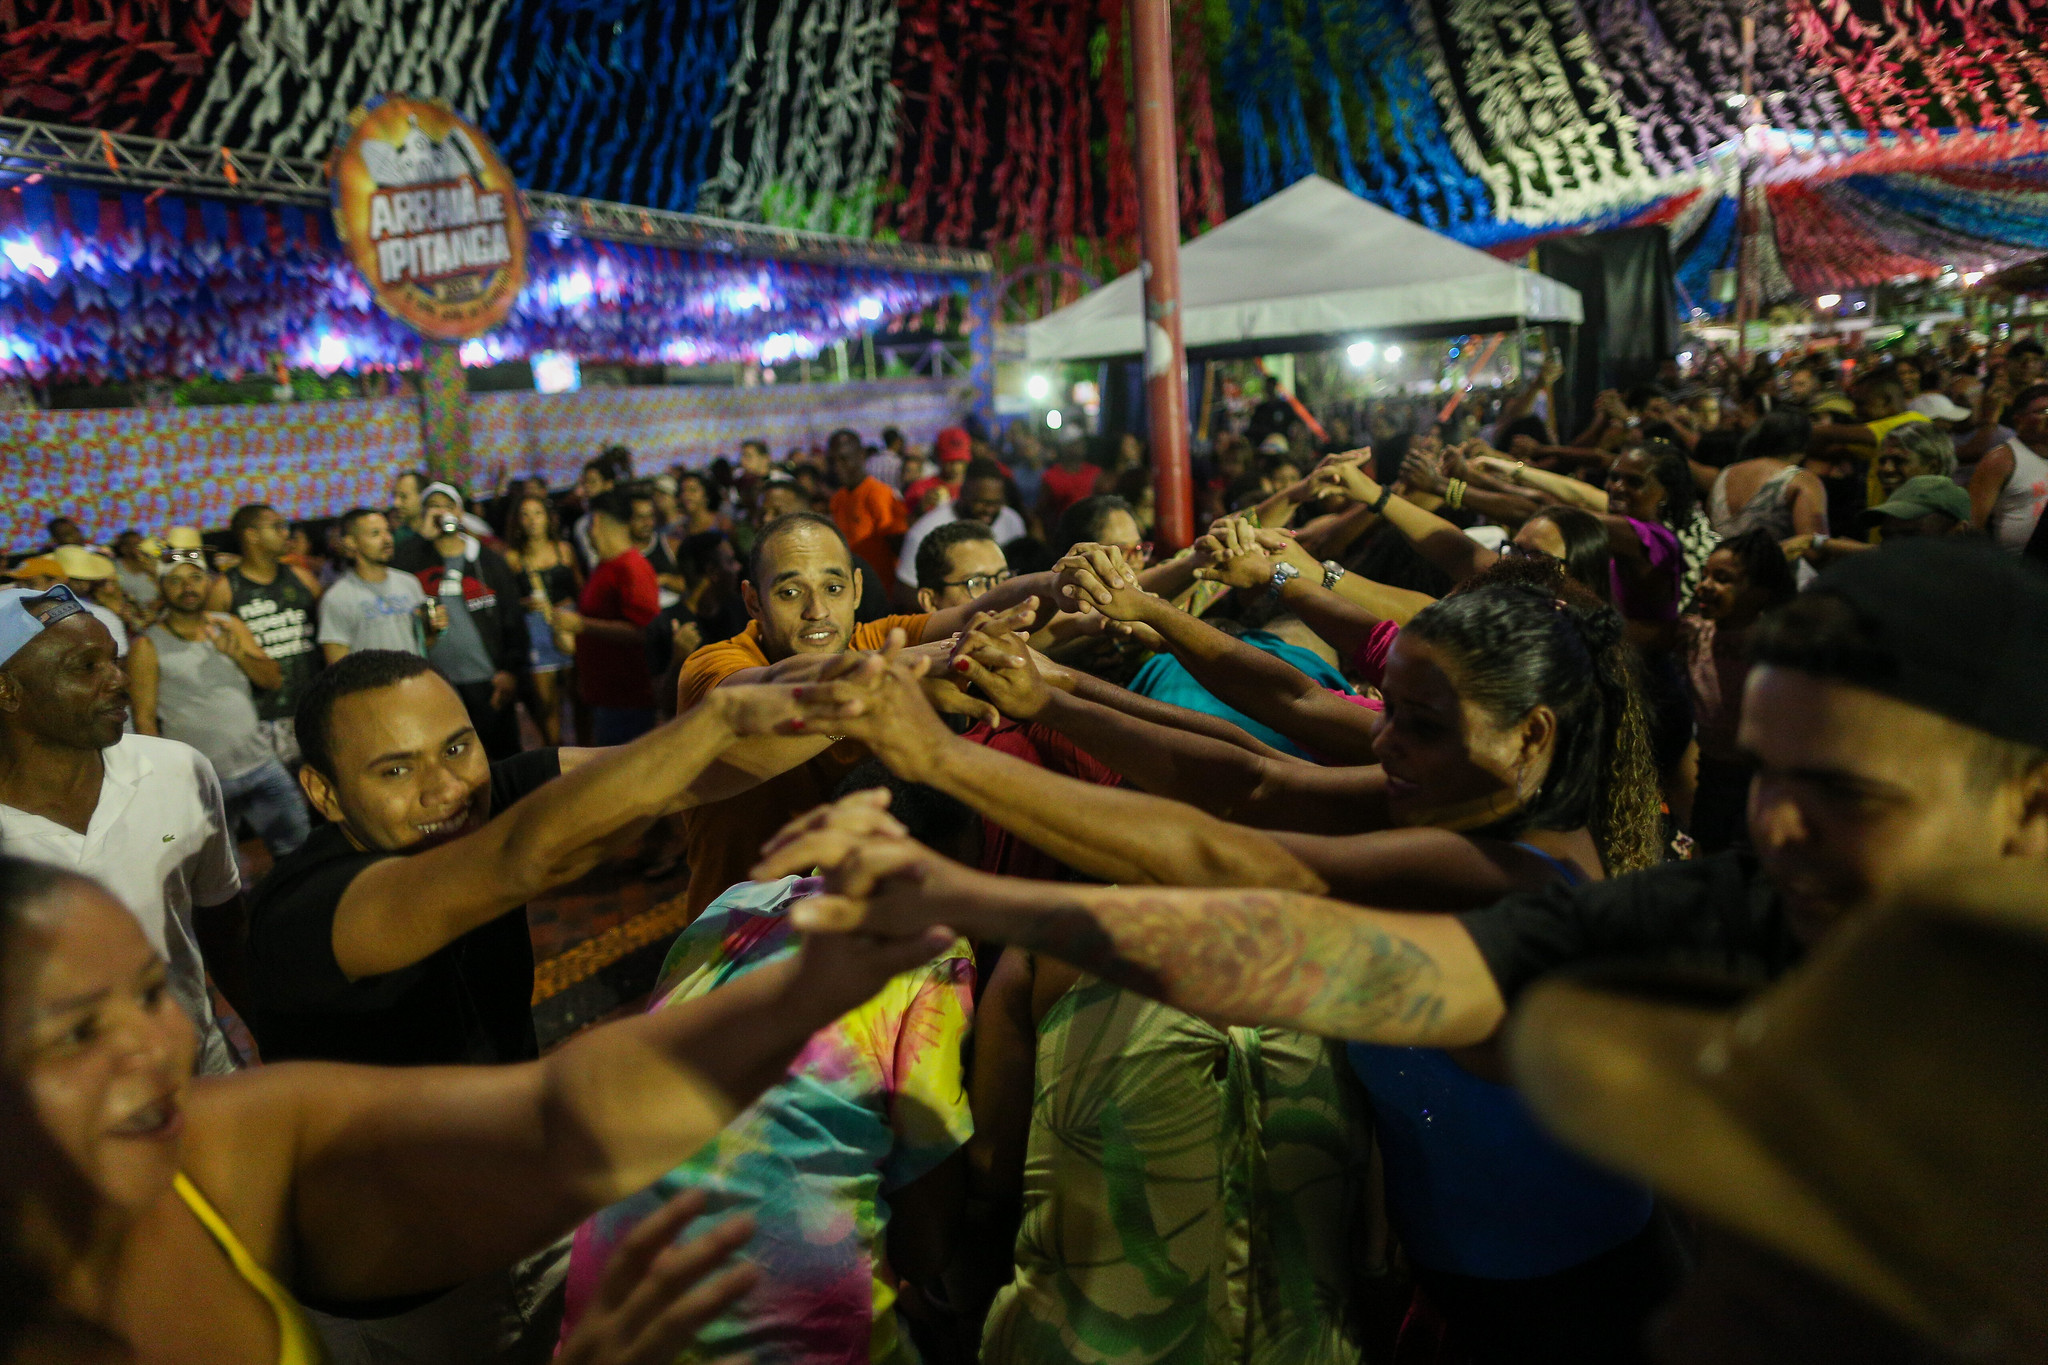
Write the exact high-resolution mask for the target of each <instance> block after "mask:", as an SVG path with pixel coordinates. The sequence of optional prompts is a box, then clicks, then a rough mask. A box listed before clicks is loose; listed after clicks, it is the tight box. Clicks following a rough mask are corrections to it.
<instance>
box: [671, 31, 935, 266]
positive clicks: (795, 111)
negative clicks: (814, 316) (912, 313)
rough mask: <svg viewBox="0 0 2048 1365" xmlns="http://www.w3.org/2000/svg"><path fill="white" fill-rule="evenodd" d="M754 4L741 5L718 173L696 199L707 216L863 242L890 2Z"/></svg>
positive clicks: (886, 138) (885, 90)
mask: <svg viewBox="0 0 2048 1365" xmlns="http://www.w3.org/2000/svg"><path fill="white" fill-rule="evenodd" d="M760 3H761V0H744V3H743V4H742V5H741V7H740V17H739V30H740V52H739V56H738V58H737V59H736V60H735V62H734V65H733V68H732V70H731V72H730V73H729V74H728V76H727V78H726V85H727V88H728V90H729V91H730V94H729V96H728V98H727V100H726V103H725V107H724V108H723V109H722V110H720V112H719V113H718V115H717V118H716V120H715V122H717V123H718V124H719V125H721V132H720V142H719V153H718V166H717V169H716V171H715V172H714V174H713V175H712V177H711V178H710V179H709V180H707V181H706V182H705V183H704V185H703V187H702V188H701V189H700V190H699V191H698V207H699V208H700V209H701V210H702V211H704V212H706V213H711V214H717V215H720V216H723V217H728V218H739V219H744V220H750V221H760V222H772V223H777V224H780V225H783V226H788V227H801V228H810V229H813V230H816V231H823V232H850V233H855V234H858V235H863V236H864V235H866V234H867V233H868V232H869V231H871V230H872V228H873V226H874V216H875V204H876V196H877V194H878V193H879V191H880V189H881V180H882V175H883V172H884V171H885V170H886V169H887V167H888V163H889V155H890V153H891V152H892V151H893V150H894V141H893V139H894V135H895V122H896V116H895V93H894V91H893V90H892V89H891V87H890V85H889V62H890V54H891V52H892V51H893V50H894V48H895V44H896V25H897V16H898V11H897V7H896V3H895V0H781V3H779V4H775V3H773V0H769V3H771V5H772V17H771V18H770V20H769V23H768V31H767V38H766V41H765V43H763V44H762V45H761V46H760V47H759V48H758V49H757V48H756V46H755V34H756V33H757V32H758V26H759V20H758V17H757V5H759V4H760Z"/></svg>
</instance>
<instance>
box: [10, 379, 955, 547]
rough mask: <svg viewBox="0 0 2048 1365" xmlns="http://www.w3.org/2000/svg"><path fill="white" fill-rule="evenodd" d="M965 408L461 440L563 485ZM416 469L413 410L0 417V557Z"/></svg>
mask: <svg viewBox="0 0 2048 1365" xmlns="http://www.w3.org/2000/svg"><path fill="white" fill-rule="evenodd" d="M970 401H971V394H969V393H966V392H964V391H963V390H962V389H961V388H960V386H959V385H958V384H957V383H955V382H952V381H943V380H895V381H889V382H882V383H874V384H847V385H827V384H817V385H785V386H782V387H775V388H761V389H715V388H647V389H594V390H589V391H586V392H582V393H562V394H539V393H500V394H479V395H475V396H473V397H472V398H471V400H470V402H471V417H470V424H471V425H470V433H471V441H472V443H473V448H474V452H475V454H474V458H475V459H476V461H477V465H476V467H478V468H482V469H490V468H494V467H495V466H496V464H497V462H499V461H503V462H504V465H505V467H506V468H507V469H508V470H509V471H510V472H512V473H514V474H541V475H543V476H545V477H546V478H547V479H548V481H549V482H550V483H551V484H558V485H560V484H567V483H569V482H571V481H573V480H574V478H575V476H576V472H577V470H578V469H579V468H580V467H581V465H582V463H583V461H585V460H587V459H589V458H590V457H591V456H592V455H595V454H596V453H597V452H598V451H599V450H600V449H602V448H603V447H605V446H607V445H615V444H616V445H624V446H626V447H628V448H629V449H631V450H632V451H633V452H634V456H635V458H636V462H637V464H638V466H639V468H640V469H641V470H642V472H649V473H651V472H653V471H654V470H656V469H659V468H663V467H666V466H667V465H670V464H673V463H677V462H681V463H684V464H706V463H709V462H710V461H711V460H712V459H713V458H715V457H716V456H719V455H734V454H737V452H738V446H739V442H740V441H741V440H742V439H744V438H746V437H750V436H759V437H762V438H763V439H765V440H767V441H768V442H769V443H770V445H771V446H772V447H773V448H774V449H775V451H776V453H777V454H778V455H779V454H781V453H782V452H783V451H785V450H787V449H789V448H790V447H792V446H806V447H808V446H810V445H812V444H813V443H817V442H821V441H822V440H823V439H824V437H825V436H826V434H827V433H829V432H831V431H832V430H833V429H835V428H837V427H842V426H847V427H852V428H854V429H855V430H856V431H859V432H861V433H862V434H863V435H864V436H867V437H868V438H869V439H871V440H872V439H874V438H875V437H876V436H878V435H879V434H880V432H881V429H882V428H883V427H885V426H896V427H901V428H902V429H903V431H904V432H905V434H906V435H908V436H909V438H910V439H911V440H912V441H917V442H928V441H930V440H931V439H932V437H933V436H934V435H935V434H936V433H937V432H938V429H939V428H940V427H942V426H946V425H948V424H949V423H951V422H953V421H955V420H957V419H958V418H959V416H960V415H961V414H962V413H963V412H965V411H966V410H967V407H968V405H969V403H970ZM420 462H421V449H420V418H419V405H418V403H417V402H416V401H414V400H411V399H355V400H350V401H346V402H333V403H275V404H261V405H255V406H242V407H207V408H172V409H134V408H128V409H110V410H100V411H72V412H14V413H0V548H4V549H7V550H10V551H14V550H25V549H30V548H33V547H35V546H38V545H41V544H43V543H44V540H45V534H44V529H43V525H44V523H45V522H46V521H48V520H49V519H50V518H51V517H54V516H57V515H58V514H60V513H61V514H63V515H65V516H71V517H76V518H77V519H78V522H79V524H80V525H81V526H82V527H83V528H84V530H85V533H86V536H87V538H88V539H90V540H92V541H95V542H106V541H110V540H112V539H113V538H114V536H115V535H116V534H118V533H119V532H120V531H122V530H125V529H127V528H128V527H136V528H138V529H141V530H145V531H161V530H163V529H164V528H165V527H168V526H200V527H204V528H209V529H217V528H219V527H222V526H224V525H226V524H227V520H228V517H229V516H231V515H232V514H233V513H234V510H235V508H237V507H239V506H241V505H242V504H243V503H247V502H267V503H269V504H270V505H271V506H273V507H275V508H277V510H278V511H279V512H282V513H283V514H284V515H285V516H287V517H290V518H293V519H298V518H307V517H325V516H333V515H336V514H338V513H340V512H345V511H347V510H348V509H349V508H351V507H357V506H369V507H377V506H382V505H383V504H385V503H386V502H388V501H389V497H390V486H391V475H392V472H393V471H394V470H398V469H405V468H411V467H413V466H416V465H418V464H419V463H420Z"/></svg>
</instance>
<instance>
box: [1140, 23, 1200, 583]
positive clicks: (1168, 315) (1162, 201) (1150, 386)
mask: <svg viewBox="0 0 2048 1365" xmlns="http://www.w3.org/2000/svg"><path fill="white" fill-rule="evenodd" d="M1131 51H1132V62H1131V65H1132V67H1133V69H1134V72H1135V75H1136V77H1137V87H1138V229H1139V240H1140V245H1141V247H1142V249H1143V251H1144V256H1145V262H1144V272H1145V411H1146V415H1147V417H1148V418H1149V419H1150V420H1149V422H1148V426H1149V427H1150V433H1149V434H1150V436H1151V449H1152V469H1153V477H1154V479H1155V480H1156V482H1155V484H1154V490H1155V492H1156V494H1157V504H1158V506H1157V514H1158V522H1159V524H1158V528H1157V530H1155V531H1154V532H1153V536H1154V539H1156V540H1157V541H1158V542H1159V544H1160V546H1161V548H1162V549H1163V550H1165V551H1167V552H1169V553H1171V552H1172V551H1175V550H1179V549H1181V548H1183V547H1185V546H1187V545H1190V544H1193V543H1194V538H1195V499H1194V476H1193V474H1192V473H1191V472H1190V469H1189V465H1188V367H1187V353H1186V351H1185V350H1184V349H1183V348H1182V346H1181V336H1180V186H1179V183H1178V180H1179V177H1178V176H1177V175H1176V173H1175V169H1174V168H1175V166H1176V164H1177V161H1178V155H1177V151H1176V149H1175V146H1174V118H1173V33H1172V24H1171V22H1170V21H1169V19H1168V14H1167V0H1131Z"/></svg>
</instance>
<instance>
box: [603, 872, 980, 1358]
mask: <svg viewBox="0 0 2048 1365" xmlns="http://www.w3.org/2000/svg"><path fill="white" fill-rule="evenodd" d="M817 888H818V883H816V882H815V881H810V880H802V881H800V880H798V879H797V878H794V877H786V878H784V879H782V880H781V881H776V882H742V883H741V884H740V885H738V886H735V887H733V888H732V889H731V890H730V891H727V892H726V893H725V894H724V895H723V896H721V897H719V898H718V899H717V900H716V901H713V902H712V903H711V905H710V906H709V907H708V908H706V910H705V911H704V914H703V915H702V916H701V917H699V918H698V920H697V921H696V922H695V923H694V924H692V925H691V926H690V927H689V928H688V929H687V930H685V931H684V932H683V934H682V936H681V937H680V938H679V939H677V940H676V944H675V947H674V948H672V949H671V950H670V952H669V955H668V960H667V962H666V963H665V964H664V965H663V968H662V974H661V981H662V984H661V986H659V987H658V988H657V989H656V998H657V1000H658V1001H659V1002H660V1003H658V1004H657V1005H656V1006H655V1008H657V1009H659V1008H662V1007H663V1006H665V1005H668V1004H670V1003H673V1002H678V1001H682V1000H687V999H692V998H695V997H697V996H700V995H703V994H704V993H705V992H707V991H710V990H712V989H714V988H715V987H717V986H719V985H721V984H723V983H724V982H726V981H729V980H731V979H732V978H734V977H736V976H738V975H740V974H742V973H744V972H748V971H751V970H753V969H754V968H756V967H761V966H765V965H766V964H768V963H770V962H773V961H776V960H778V959H780V958H782V957H784V956H786V955H788V954H790V953H793V952H795V951H796V947H797V942H796V938H795V936H794V935H793V934H792V933H791V932H790V929H789V921H788V919H787V918H786V911H787V909H788V907H789V905H790V903H791V902H793V901H795V900H797V899H798V898H800V897H802V896H806V895H810V894H813V893H814V892H815V891H816V890H817ZM973 985H974V959H973V956H972V953H971V952H970V950H969V948H968V946H967V944H966V943H965V942H964V941H962V942H960V943H956V944H955V945H954V946H953V947H952V948H951V949H949V950H948V951H947V952H945V953H944V954H942V955H941V956H939V957H938V958H935V959H934V960H933V961H931V962H929V963H926V964H925V965H924V966H923V967H920V968H919V969H917V970H916V971H913V972H905V973H904V974H903V975H901V976H898V977H896V978H895V979H894V980H892V981H891V982H890V983H889V984H888V986H887V987H885V988H884V989H883V990H882V992H881V993H880V994H879V995H877V996H875V998H874V999H872V1000H870V1001H869V1002H868V1003H867V1004H865V1005H863V1006H861V1007H860V1008H859V1009H857V1010H854V1011H853V1012H852V1013H850V1014H848V1015H846V1016H844V1017H843V1018H841V1019H840V1020H839V1021H838V1022H837V1023H835V1024H833V1025H832V1026H830V1027H829V1028H825V1029H821V1030H820V1031H819V1032H817V1033H816V1034H814V1035H812V1038H811V1041H810V1042H809V1044H808V1045H806V1046H805V1048H804V1050H803V1052H802V1053H800V1054H799V1055H798V1057H797V1059H796V1060H795V1061H794V1062H792V1063H791V1064H790V1067H789V1072H788V1074H787V1075H786V1076H785V1077H784V1078H783V1080H782V1081H781V1082H780V1083H778V1084H777V1085H776V1086H775V1087H774V1088H773V1089H771V1090H769V1091H768V1092H767V1093H766V1094H765V1095H763V1096H762V1097H761V1098H760V1099H759V1100H758V1101H756V1102H755V1104H754V1105H753V1107H752V1108H750V1109H748V1110H747V1111H746V1112H745V1113H744V1114H742V1115H740V1116H739V1117H738V1118H737V1119H735V1120H734V1121H733V1122H732V1123H731V1124H730V1125H729V1126H728V1127H727V1128H726V1130H725V1131H724V1132H723V1133H721V1134H720V1135H719V1136H718V1137H717V1138H716V1139H714V1140H713V1141H712V1142H711V1143H710V1144H709V1145H708V1146H706V1147H705V1148H704V1149H703V1150H702V1151H700V1152H699V1153H698V1154H697V1155H696V1156H695V1157H694V1158H693V1159H691V1160H690V1161H688V1162H686V1163H685V1164H683V1165H681V1166H678V1167H677V1168H676V1169H675V1170H673V1171H671V1172H669V1173H668V1175H667V1176H665V1177H664V1178H663V1179H662V1180H661V1181H660V1182H658V1183H657V1184H655V1185H654V1186H652V1187H651V1188H649V1189H647V1190H644V1191H642V1192H641V1193H640V1194H638V1195H635V1196H634V1197H633V1198H631V1199H627V1200H622V1201H621V1202H619V1203H617V1204H614V1205H613V1206H612V1207H610V1208H608V1209H606V1210H605V1211H604V1212H602V1213H600V1214H598V1215H597V1216H595V1217H594V1218H592V1219H590V1220H589V1221H588V1222H586V1223H585V1224H584V1225H583V1226H582V1227H581V1228H579V1229H577V1232H576V1237H575V1242H574V1246H573V1250H572V1251H571V1253H570V1260H569V1287H568V1311H567V1317H566V1320H565V1322H564V1325H563V1332H564V1335H565V1336H566V1334H567V1333H568V1332H570V1331H573V1330H574V1329H575V1326H576V1323H577V1321H578V1320H579V1318H580V1317H581V1315H582V1313H583V1312H584V1310H585V1309H586V1308H587V1307H588V1305H589V1303H590V1300H591V1296H592V1295H593V1294H594V1293H595V1292H596V1290H597V1283H598V1280H599V1277H600V1276H601V1275H602V1273H603V1270H604V1264H605V1262H606V1260H607V1259H608V1258H609V1257H610V1255H611V1253H612V1250H613V1249H614V1248H616V1247H617V1246H618V1244H619V1243H620V1242H621V1241H622V1240H623V1239H624V1238H625V1237H626V1235H627V1234H628V1233H629V1232H631V1231H632V1229H633V1228H634V1226H635V1225H636V1224H638V1223H639V1222H640V1220H641V1219H643V1218H646V1217H648V1216H649V1215H650V1214H652V1213H653V1212H654V1211H655V1210H657V1209H659V1208H660V1207H661V1206H662V1204H664V1203H665V1202H666V1201H667V1200H669V1199H670V1198H672V1197H674V1196H675V1195H676V1194H677V1193H679V1192H681V1191H683V1190H685V1189H702V1190H705V1191H707V1192H708V1193H709V1195H710V1201H711V1202H710V1208H709V1214H710V1215H711V1216H713V1217H719V1216H725V1215H730V1214H734V1213H746V1214H749V1215H751V1216H752V1217H753V1219H754V1220H755V1222H756V1224H757V1225H758V1227H759V1230H758V1231H757V1232H756V1233H755V1234H754V1237H753V1239H752V1240H751V1241H750V1242H749V1243H748V1244H747V1245H746V1247H745V1248H744V1249H743V1250H742V1251H741V1253H740V1254H741V1258H742V1259H744V1260H747V1261H750V1262H752V1263H753V1264H755V1265H757V1266H759V1267H760V1268H761V1270H762V1271H763V1272H764V1273H763V1276H762V1280H761V1283H760V1284H759V1285H758V1286H756V1287H755V1289H754V1290H753V1291H752V1292H751V1293H749V1294H748V1295H747V1296H746V1298H744V1299H743V1300H741V1301H740V1303H739V1305H738V1306H737V1307H736V1308H735V1309H733V1311H732V1312H730V1313H728V1314H727V1315H726V1316H725V1317H723V1318H721V1319H720V1320H718V1321H717V1322H715V1323H713V1324H712V1325H711V1326H709V1327H707V1328H706V1329H704V1330H703V1331H702V1332H700V1333H699V1334H698V1340H697V1344H696V1346H695V1347H694V1348H693V1349H692V1350H691V1351H689V1352H688V1353H686V1354H685V1355H684V1356H682V1357H680V1358H679V1362H678V1365H682V1362H694V1361H708V1360H718V1359H722V1358H724V1357H725V1356H727V1355H731V1354H742V1355H745V1356H746V1357H747V1358H748V1359H750V1360H751V1361H753V1362H754V1365H799V1362H801V1363H802V1365H841V1363H842V1362H843V1365H918V1360H919V1357H918V1353H917V1349H916V1347H915V1346H914V1345H913V1344H912V1343H911V1340H910V1336H909V1334H908V1333H907V1332H906V1331H903V1330H902V1329H901V1326H900V1324H899V1322H898V1319H897V1314H896V1308H895V1304H896V1290H895V1288H894V1286H895V1283H896V1281H897V1279H898V1277H899V1276H900V1277H901V1278H902V1279H904V1280H908V1281H911V1282H918V1281H921V1280H933V1281H935V1279H936V1272H937V1271H938V1270H939V1269H941V1268H942V1267H943V1259H944V1256H945V1251H944V1243H945V1240H946V1239H945V1235H944V1231H945V1230H944V1229H943V1228H942V1227H938V1226H935V1223H936V1222H937V1221H938V1220H937V1219H928V1218H926V1217H925V1216H924V1215H923V1213H922V1210H924V1209H926V1208H932V1209H934V1210H935V1211H936V1212H937V1213H938V1214H939V1215H940V1216H941V1217H943V1216H944V1215H949V1214H950V1213H952V1212H953V1211H955V1210H957V1209H958V1208H959V1205H960V1198H959V1194H958V1193H957V1191H958V1190H959V1188H960V1185H959V1183H958V1182H959V1179H960V1169H959V1168H960V1162H959V1161H958V1160H955V1159H953V1158H954V1156H955V1154H956V1153H957V1152H958V1151H959V1149H960V1147H961V1146H962V1145H963V1144H964V1143H965V1142H966V1140H967V1138H968V1137H969V1136H970V1134H971V1133H972V1131H973V1123H972V1120H971V1119H970V1117H969V1115H968V1107H967V1098H966V1094H965V1091H964V1089H963V1083H962V1077H961V1050H962V1047H963V1045H964V1043H965V1040H966V1035H967V1025H968V1019H969V1017H970V1014H971V1012H972V1010H973V1000H972V994H973ZM913 1209H914V1210H917V1211H918V1212H915V1213H913ZM892 1216H893V1220H894V1221H895V1222H896V1223H897V1224H898V1225H897V1226H894V1227H892V1226H891V1224H892ZM906 1220H913V1221H915V1222H916V1223H918V1224H919V1226H915V1227H911V1226H906V1225H905V1222H906ZM906 1233H912V1234H914V1235H912V1236H910V1237H908V1238H906V1237H905V1234H906ZM892 1247H893V1248H895V1249H896V1251H897V1255H898V1258H899V1262H900V1263H899V1264H895V1265H891V1264H890V1255H889V1253H890V1249H891V1248H892ZM912 1247H915V1248H917V1249H919V1250H920V1251H921V1252H922V1254H917V1255H915V1257H914V1259H915V1261H916V1263H915V1264H913V1263H912V1261H913V1253H912V1251H911V1248H912ZM932 1262H937V1264H931V1263H932Z"/></svg>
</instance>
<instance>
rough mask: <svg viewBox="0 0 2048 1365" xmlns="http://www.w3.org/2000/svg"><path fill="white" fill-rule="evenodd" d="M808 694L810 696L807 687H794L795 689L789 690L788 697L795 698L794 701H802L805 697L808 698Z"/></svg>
mask: <svg viewBox="0 0 2048 1365" xmlns="http://www.w3.org/2000/svg"><path fill="white" fill-rule="evenodd" d="M809 694H810V689H809V688H808V687H796V688H792V689H790V693H789V695H790V696H792V697H795V698H796V699H797V700H798V701H802V700H803V699H804V698H805V697H806V696H808V695H809Z"/></svg>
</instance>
